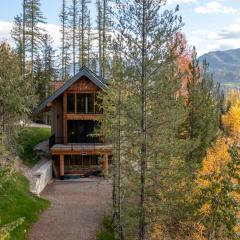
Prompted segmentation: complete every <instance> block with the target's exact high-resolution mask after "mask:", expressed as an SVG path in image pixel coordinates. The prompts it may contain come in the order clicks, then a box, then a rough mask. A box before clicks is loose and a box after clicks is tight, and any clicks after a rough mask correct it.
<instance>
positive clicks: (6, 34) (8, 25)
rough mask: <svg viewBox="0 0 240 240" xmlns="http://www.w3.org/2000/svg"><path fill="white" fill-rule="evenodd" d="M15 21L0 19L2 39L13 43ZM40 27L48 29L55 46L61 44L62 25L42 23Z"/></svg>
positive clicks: (0, 37)
mask: <svg viewBox="0 0 240 240" xmlns="http://www.w3.org/2000/svg"><path fill="white" fill-rule="evenodd" d="M12 26H13V23H12V22H5V21H0V40H1V41H2V40H6V41H8V42H9V43H10V44H13V40H12V39H11V29H12ZM40 27H42V28H44V29H46V31H47V32H48V33H49V34H50V36H51V37H52V39H53V44H54V47H59V46H60V39H61V35H60V26H58V25H55V24H44V25H43V24H41V25H40Z"/></svg>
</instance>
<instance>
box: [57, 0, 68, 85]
mask: <svg viewBox="0 0 240 240" xmlns="http://www.w3.org/2000/svg"><path fill="white" fill-rule="evenodd" d="M59 17H60V22H61V30H60V32H61V35H62V37H61V45H62V46H61V79H62V80H66V79H67V78H68V76H69V65H70V63H69V61H70V53H69V30H68V25H67V23H68V12H67V5H66V0H63V1H62V9H61V13H60V15H59Z"/></svg>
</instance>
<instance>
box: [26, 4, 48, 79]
mask: <svg viewBox="0 0 240 240" xmlns="http://www.w3.org/2000/svg"><path fill="white" fill-rule="evenodd" d="M24 9H25V13H24V15H25V38H26V41H27V43H28V49H27V50H28V52H29V54H30V66H31V75H32V78H33V72H34V60H35V57H36V56H37V54H38V53H37V52H38V48H39V46H40V45H41V42H42V35H43V34H42V32H43V29H42V28H41V27H39V24H40V23H45V19H44V17H43V14H42V12H41V3H40V0H26V1H25V7H24ZM25 44H26V43H25Z"/></svg>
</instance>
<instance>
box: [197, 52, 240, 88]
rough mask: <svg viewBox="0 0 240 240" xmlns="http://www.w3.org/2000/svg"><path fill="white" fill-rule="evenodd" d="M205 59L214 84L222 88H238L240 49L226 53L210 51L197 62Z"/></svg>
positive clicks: (239, 79)
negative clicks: (216, 83)
mask: <svg viewBox="0 0 240 240" xmlns="http://www.w3.org/2000/svg"><path fill="white" fill-rule="evenodd" d="M204 59H206V60H207V62H209V64H210V65H209V70H210V72H211V73H213V78H214V81H215V82H219V83H220V84H221V85H222V86H223V87H227V88H238V87H240V48H237V49H230V50H226V51H211V52H209V53H206V54H203V55H202V56H200V57H199V62H200V63H202V61H203V60H204Z"/></svg>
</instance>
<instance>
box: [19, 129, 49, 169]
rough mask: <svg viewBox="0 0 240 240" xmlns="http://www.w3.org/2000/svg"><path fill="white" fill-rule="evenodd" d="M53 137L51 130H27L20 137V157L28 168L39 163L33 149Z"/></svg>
mask: <svg viewBox="0 0 240 240" xmlns="http://www.w3.org/2000/svg"><path fill="white" fill-rule="evenodd" d="M50 135H51V129H50V128H25V129H24V130H23V131H22V132H21V133H20V135H19V137H18V139H17V142H18V144H19V151H18V153H19V157H20V158H21V159H22V161H23V163H24V164H26V165H27V166H29V167H31V166H33V165H34V164H35V163H36V162H37V161H38V159H37V157H36V156H35V155H34V152H33V148H34V147H35V146H36V145H37V144H38V143H40V142H42V141H44V140H46V139H48V138H49V137H50Z"/></svg>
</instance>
